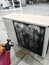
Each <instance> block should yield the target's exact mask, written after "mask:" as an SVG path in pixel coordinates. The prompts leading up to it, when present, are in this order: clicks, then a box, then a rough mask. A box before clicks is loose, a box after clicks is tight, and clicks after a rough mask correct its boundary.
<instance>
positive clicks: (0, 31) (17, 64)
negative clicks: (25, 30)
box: [0, 3, 49, 65]
mask: <svg viewBox="0 0 49 65" xmlns="http://www.w3.org/2000/svg"><path fill="white" fill-rule="evenodd" d="M22 9H23V13H26V14H36V15H47V16H49V3H48V4H47V3H46V4H44V3H43V4H34V5H27V6H25V7H23V8H22ZM12 12H13V11H12ZM16 12H17V11H16ZM8 13H10V11H8V12H5V11H4V12H2V13H1V12H0V42H6V39H7V38H8V36H7V31H6V28H5V26H4V22H3V20H2V17H1V16H2V15H5V14H8ZM14 49H15V50H16V51H17V52H16V53H15V52H14V50H13V48H12V49H11V62H12V64H11V65H23V64H24V65H49V52H48V54H47V56H46V58H45V59H42V58H40V57H39V56H38V57H35V55H34V54H33V53H31V55H30V54H28V51H26V50H24V49H23V50H22V49H21V48H20V47H18V46H15V48H14ZM24 52H25V53H24Z"/></svg>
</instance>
